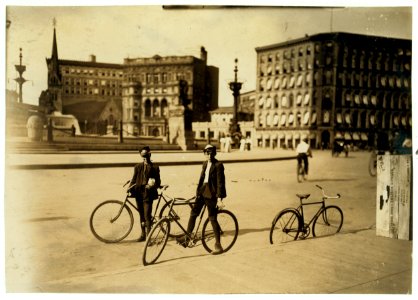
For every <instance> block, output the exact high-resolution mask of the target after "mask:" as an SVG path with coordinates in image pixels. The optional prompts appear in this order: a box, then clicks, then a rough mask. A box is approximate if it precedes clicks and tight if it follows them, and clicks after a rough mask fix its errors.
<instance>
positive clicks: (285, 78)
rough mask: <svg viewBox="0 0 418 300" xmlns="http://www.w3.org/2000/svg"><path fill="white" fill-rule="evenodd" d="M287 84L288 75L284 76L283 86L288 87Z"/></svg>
mask: <svg viewBox="0 0 418 300" xmlns="http://www.w3.org/2000/svg"><path fill="white" fill-rule="evenodd" d="M286 84H287V77H283V79H282V88H286Z"/></svg>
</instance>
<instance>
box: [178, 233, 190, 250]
mask: <svg viewBox="0 0 418 300" xmlns="http://www.w3.org/2000/svg"><path fill="white" fill-rule="evenodd" d="M176 242H177V244H179V245H181V246H183V247H184V248H187V246H188V244H189V237H188V236H187V235H183V236H181V237H178V238H176Z"/></svg>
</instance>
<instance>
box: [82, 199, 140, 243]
mask: <svg viewBox="0 0 418 300" xmlns="http://www.w3.org/2000/svg"><path fill="white" fill-rule="evenodd" d="M133 225H134V217H133V215H132V211H131V209H130V208H129V207H128V206H126V205H124V203H123V202H122V201H119V200H107V201H105V202H102V203H100V204H99V205H98V206H97V207H96V208H95V209H94V210H93V212H92V213H91V216H90V230H91V232H92V233H93V235H94V236H95V237H96V238H97V239H98V240H100V241H102V242H105V243H116V242H119V241H121V240H123V239H124V238H126V237H127V236H128V235H129V233H130V232H131V230H132V227H133Z"/></svg>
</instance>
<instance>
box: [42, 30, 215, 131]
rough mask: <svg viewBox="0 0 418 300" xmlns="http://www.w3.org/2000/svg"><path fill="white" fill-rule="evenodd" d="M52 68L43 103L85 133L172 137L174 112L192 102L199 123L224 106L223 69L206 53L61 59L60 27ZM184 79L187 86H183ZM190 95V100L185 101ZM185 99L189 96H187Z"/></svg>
mask: <svg viewBox="0 0 418 300" xmlns="http://www.w3.org/2000/svg"><path fill="white" fill-rule="evenodd" d="M46 62H47V66H48V89H47V90H45V91H43V92H42V94H41V96H40V99H39V103H40V106H42V107H44V108H45V111H46V112H47V113H52V112H53V111H58V112H62V113H63V114H70V115H74V116H75V117H76V118H77V119H78V121H79V123H80V128H81V130H82V132H83V133H94V134H112V133H113V134H115V133H116V132H117V131H118V130H119V126H120V124H121V123H122V124H123V125H122V126H123V131H124V132H123V134H124V135H125V136H138V135H145V136H156V137H168V135H169V130H168V120H169V118H170V112H171V111H172V112H173V113H174V112H177V111H179V110H181V108H184V105H186V106H188V108H189V109H191V111H192V119H193V121H208V120H209V119H210V116H209V111H210V110H212V109H215V108H217V107H218V77H219V70H218V68H216V67H213V66H208V65H207V52H206V50H205V49H204V48H203V47H202V48H201V57H200V58H196V57H193V56H168V57H161V56H158V55H155V56H154V57H151V58H132V59H131V58H126V59H124V62H123V63H122V64H113V63H103V62H97V61H96V57H95V56H94V55H91V56H90V59H89V61H76V60H64V59H59V58H58V47H57V39H56V32H55V28H54V35H53V46H52V55H51V58H48V59H47V60H46ZM180 81H182V82H183V83H185V84H186V86H183V88H182V90H181V89H180ZM181 92H183V93H186V95H187V98H188V100H189V103H183V101H180V98H181V97H180V93H181ZM183 98H184V97H183Z"/></svg>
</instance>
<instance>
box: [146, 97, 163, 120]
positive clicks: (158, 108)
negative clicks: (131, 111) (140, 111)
mask: <svg viewBox="0 0 418 300" xmlns="http://www.w3.org/2000/svg"><path fill="white" fill-rule="evenodd" d="M144 116H145V117H165V118H167V117H168V102H167V100H166V99H165V98H164V99H162V100H161V101H159V100H158V99H154V100H153V101H152V102H151V100H150V99H146V100H145V102H144Z"/></svg>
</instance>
